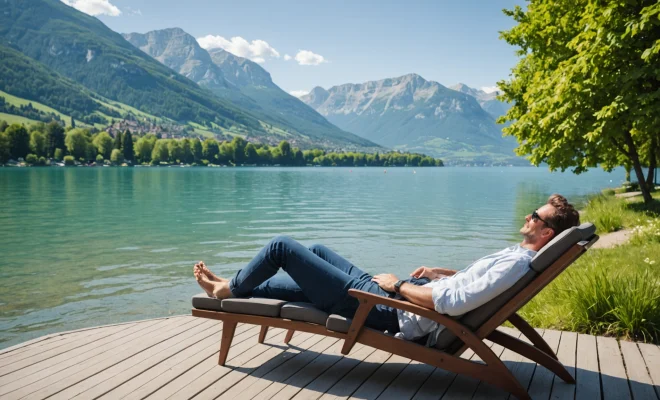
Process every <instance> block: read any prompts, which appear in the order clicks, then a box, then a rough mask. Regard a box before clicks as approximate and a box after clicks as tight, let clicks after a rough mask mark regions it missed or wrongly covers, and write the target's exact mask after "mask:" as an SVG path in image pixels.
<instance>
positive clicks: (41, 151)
mask: <svg viewBox="0 0 660 400" xmlns="http://www.w3.org/2000/svg"><path fill="white" fill-rule="evenodd" d="M30 150H32V153H34V154H35V155H36V156H37V157H43V156H45V155H46V150H47V143H46V135H45V134H44V133H43V132H41V131H33V132H32V133H31V134H30Z"/></svg>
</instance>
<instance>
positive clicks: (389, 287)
mask: <svg viewBox="0 0 660 400" xmlns="http://www.w3.org/2000/svg"><path fill="white" fill-rule="evenodd" d="M371 280H372V281H374V282H376V283H377V284H378V286H380V287H381V289H383V290H384V291H386V292H391V293H394V292H395V290H394V284H395V283H397V282H398V281H399V278H397V277H396V276H395V275H392V274H379V275H376V276H374V277H373V278H372V279H371Z"/></svg>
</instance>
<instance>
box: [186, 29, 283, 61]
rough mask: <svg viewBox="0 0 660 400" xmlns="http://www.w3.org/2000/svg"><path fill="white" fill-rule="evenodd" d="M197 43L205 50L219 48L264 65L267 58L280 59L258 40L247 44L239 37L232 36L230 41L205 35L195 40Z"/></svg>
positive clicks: (263, 42)
mask: <svg viewBox="0 0 660 400" xmlns="http://www.w3.org/2000/svg"><path fill="white" fill-rule="evenodd" d="M197 42H198V43H199V45H200V46H202V47H203V48H205V49H216V48H218V47H219V48H221V49H223V50H227V51H228V52H230V53H232V54H234V55H236V56H239V57H245V58H249V59H250V60H252V61H254V62H257V63H264V62H266V59H267V58H269V57H274V58H279V57H280V53H278V52H277V50H275V49H274V48H273V47H271V46H270V45H269V44H268V42H266V41H264V40H259V39H257V40H253V41H252V42H248V41H247V40H245V39H243V38H242V37H240V36H234V37H233V38H231V39H230V40H227V39H225V38H223V37H222V36H217V35H215V36H214V35H207V36H204V37H201V38H197Z"/></svg>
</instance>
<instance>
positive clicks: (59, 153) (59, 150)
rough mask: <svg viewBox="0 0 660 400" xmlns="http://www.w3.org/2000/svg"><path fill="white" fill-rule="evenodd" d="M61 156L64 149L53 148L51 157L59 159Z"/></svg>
mask: <svg viewBox="0 0 660 400" xmlns="http://www.w3.org/2000/svg"><path fill="white" fill-rule="evenodd" d="M62 157H64V150H62V149H55V153H54V154H53V158H54V159H56V160H57V161H61V160H62Z"/></svg>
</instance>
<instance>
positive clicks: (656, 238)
mask: <svg viewBox="0 0 660 400" xmlns="http://www.w3.org/2000/svg"><path fill="white" fill-rule="evenodd" d="M639 222H640V223H641V221H639ZM653 242H655V243H660V219H658V218H655V219H647V220H646V221H645V223H642V224H641V225H637V226H636V227H634V228H633V230H632V236H631V237H630V243H631V244H634V245H640V246H643V245H644V244H646V243H653Z"/></svg>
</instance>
